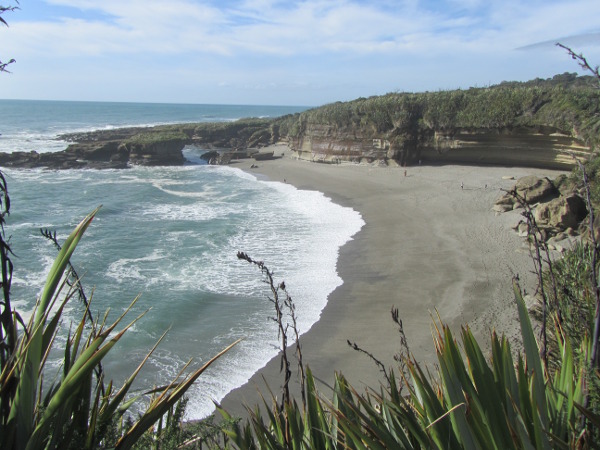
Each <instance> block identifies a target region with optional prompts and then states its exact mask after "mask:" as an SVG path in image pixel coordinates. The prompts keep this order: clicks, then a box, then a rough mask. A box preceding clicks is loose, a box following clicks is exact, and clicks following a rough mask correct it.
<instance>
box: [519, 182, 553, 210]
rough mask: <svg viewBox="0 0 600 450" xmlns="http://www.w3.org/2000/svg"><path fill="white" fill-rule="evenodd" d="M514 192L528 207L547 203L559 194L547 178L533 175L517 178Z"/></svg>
mask: <svg viewBox="0 0 600 450" xmlns="http://www.w3.org/2000/svg"><path fill="white" fill-rule="evenodd" d="M515 190H516V191H517V194H519V195H520V196H521V197H523V198H524V199H525V201H526V202H527V203H528V204H529V205H532V204H534V203H538V202H541V201H547V200H549V199H552V198H555V197H556V196H558V194H559V193H558V190H557V189H556V188H555V187H554V184H552V181H550V180H549V179H548V178H547V177H543V178H540V177H537V176H535V175H528V176H525V177H522V178H519V179H518V180H517V183H516V184H515Z"/></svg>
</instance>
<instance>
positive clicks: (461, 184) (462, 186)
mask: <svg viewBox="0 0 600 450" xmlns="http://www.w3.org/2000/svg"><path fill="white" fill-rule="evenodd" d="M460 188H461V189H464V188H465V185H464V184H463V182H462V181H461V182H460Z"/></svg>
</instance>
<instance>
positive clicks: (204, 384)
mask: <svg viewBox="0 0 600 450" xmlns="http://www.w3.org/2000/svg"><path fill="white" fill-rule="evenodd" d="M0 103H2V102H0ZM101 105H102V108H101V109H103V110H104V108H107V109H110V106H109V105H105V104H101ZM138 107H139V106H138ZM170 107H173V105H171V106H170ZM187 107H188V105H185V106H184V108H183V109H187ZM152 108H153V107H152ZM142 109H143V108H142ZM225 109H227V108H225ZM243 112H244V111H242V112H241V113H239V112H238V113H239V114H240V116H242V113H243ZM104 114H108V113H106V112H105V113H104ZM206 114H207V115H208V112H207V113H206ZM117 115H118V114H117ZM174 115H175V116H177V117H181V116H179V115H177V114H174ZM224 115H225V114H221V116H224ZM229 115H230V116H233V115H235V114H234V113H233V112H232V111H229ZM57 117H58V116H57ZM139 120H140V123H141V121H142V120H145V118H143V117H140V118H139ZM222 120H230V119H222ZM57 122H60V120H57ZM89 122H90V128H94V127H96V128H101V127H102V124H104V123H105V122H106V123H107V122H109V121H108V120H107V119H106V118H105V116H101V117H100V116H99V117H98V119H97V120H96V122H95V124H94V122H93V121H89ZM115 122H116V120H115ZM133 122H135V121H133ZM70 126H71V125H64V126H62V125H60V124H59V125H57V126H56V130H57V133H59V132H62V131H63V130H65V129H67V128H68V127H70ZM15 128H16V125H15ZM24 128H26V126H25V125H24ZM33 128H35V127H34V126H30V129H33ZM39 128H42V127H41V126H40V127H39ZM44 133H45V134H43V138H40V139H38V140H37V142H44V141H50V140H51V133H49V132H44ZM13 136H14V133H13ZM11 139H16V138H14V137H13V138H11ZM23 145H25V144H23ZM27 145H31V142H30V143H28V144H27ZM41 150H42V151H43V150H44V149H41ZM45 151H50V150H49V149H48V148H45ZM200 151H201V150H199V149H188V150H187V152H186V154H187V155H188V156H189V158H190V160H196V158H195V155H197V154H198V153H199V152H200ZM4 172H5V174H6V175H7V178H8V184H9V190H10V194H11V200H12V213H11V215H10V217H9V220H8V223H9V225H8V228H7V234H8V235H10V236H11V243H12V247H13V250H14V251H15V253H16V257H15V258H13V260H14V263H15V273H14V282H13V302H14V304H15V306H16V307H17V308H18V309H19V311H20V312H21V313H22V314H23V315H24V316H25V317H26V316H27V315H28V314H29V313H30V312H31V310H32V308H33V305H34V301H35V298H36V295H37V294H38V293H39V291H40V289H41V287H42V285H43V281H44V279H45V276H46V274H47V272H48V269H49V268H50V265H51V264H52V260H53V258H54V256H55V255H56V250H55V249H54V247H53V245H52V244H51V243H50V242H49V241H48V240H46V239H45V238H43V237H42V236H41V234H40V231H39V229H40V228H49V229H52V230H56V232H57V235H58V237H59V238H60V239H61V240H62V239H64V238H65V237H66V236H67V235H68V233H69V232H70V231H71V230H72V228H73V227H74V226H75V225H76V223H77V222H78V221H79V220H81V218H83V217H84V216H85V215H86V214H87V213H88V212H90V211H91V210H92V209H94V208H95V207H96V206H98V205H100V204H102V205H103V206H102V209H101V210H100V213H99V214H98V216H97V218H96V219H95V220H94V221H93V223H92V226H91V227H90V228H89V230H88V232H87V233H86V236H85V237H84V239H83V240H82V242H81V244H80V246H79V247H78V249H77V251H76V254H75V255H74V257H73V261H72V262H73V264H74V265H75V267H76V269H77V271H78V272H79V274H80V275H83V276H84V286H85V287H86V288H87V291H88V294H89V293H91V292H92V290H93V292H94V293H93V300H92V302H93V303H92V305H93V306H92V311H93V312H94V314H96V315H98V314H100V313H103V312H104V311H105V310H107V309H109V308H110V310H111V317H114V316H115V315H117V314H119V313H121V312H122V311H123V310H124V308H126V307H127V305H129V303H130V302H131V301H132V300H133V298H135V297H136V296H137V295H140V294H141V298H140V300H139V301H138V303H137V305H136V306H135V308H134V315H135V314H137V313H140V312H142V311H145V310H147V309H149V311H148V313H147V314H146V316H145V317H144V318H143V319H142V320H141V321H140V322H138V323H137V324H136V325H135V326H134V328H133V329H132V330H131V332H129V333H127V334H126V335H125V338H124V339H123V341H122V342H121V343H119V345H118V346H116V347H115V348H114V350H113V351H112V355H111V358H109V362H108V363H107V364H106V365H105V369H106V371H107V373H108V376H109V377H111V378H114V379H115V380H122V379H124V377H125V376H127V375H128V374H129V373H130V372H131V371H132V370H133V369H134V368H135V367H136V365H137V364H138V363H139V362H140V361H141V359H142V358H143V356H144V355H145V352H146V351H147V350H148V349H150V348H151V346H152V345H153V344H154V342H155V341H156V340H157V339H158V337H159V336H160V335H161V334H162V333H163V332H164V331H165V330H166V329H167V328H169V327H171V329H170V331H169V333H168V335H167V338H166V339H165V341H164V342H163V343H162V344H161V346H160V347H159V349H158V351H157V352H156V353H155V355H154V356H153V357H152V359H151V360H150V363H149V365H148V368H147V370H145V371H144V372H143V373H142V375H141V378H142V381H143V385H144V386H152V385H158V384H163V383H165V382H166V381H168V379H169V378H170V377H172V376H174V375H176V374H177V373H178V372H179V370H180V369H181V367H182V366H183V365H184V364H185V363H186V362H187V361H188V360H189V359H193V360H194V363H193V364H192V366H193V367H197V366H198V365H199V364H201V363H202V361H206V360H207V359H208V358H210V357H211V356H212V355H214V354H215V353H217V352H218V351H219V350H221V349H222V348H224V347H225V346H227V345H228V344H229V343H231V342H233V341H234V340H236V339H238V338H243V339H244V341H243V342H242V343H241V344H239V345H238V346H237V347H236V348H235V349H234V350H233V351H231V352H230V353H229V354H228V355H226V356H225V357H223V358H222V359H220V360H219V361H218V362H217V363H216V364H215V365H214V366H213V368H211V369H210V370H209V371H208V372H207V373H206V374H204V375H203V376H202V377H201V379H200V382H199V383H197V385H196V386H195V387H194V388H193V390H192V392H191V394H190V399H191V401H190V404H189V411H188V417H189V418H199V417H202V416H203V415H206V414H208V413H209V412H210V411H211V410H212V399H215V400H220V399H221V398H222V397H223V396H224V395H225V394H226V393H227V392H229V391H230V390H232V389H233V388H235V387H237V386H239V385H241V384H243V383H244V382H245V381H247V380H248V378H249V377H250V376H251V375H252V374H253V373H254V372H255V371H256V370H258V369H259V368H260V367H262V366H263V365H264V364H265V363H266V362H267V361H268V360H269V359H270V358H271V357H272V356H274V355H275V354H276V349H275V346H276V344H277V330H276V329H275V327H274V324H273V323H272V321H271V320H270V317H272V315H273V314H272V305H271V303H270V302H269V301H268V299H267V294H268V290H267V286H266V285H265V284H264V283H263V281H262V280H263V279H262V276H261V274H260V272H259V271H258V270H257V269H256V268H255V267H253V266H250V265H249V264H248V263H246V262H242V261H238V260H237V257H236V254H237V252H238V251H244V252H247V253H248V254H250V255H251V256H252V257H253V258H255V259H259V260H263V261H265V263H266V264H267V265H268V266H269V267H270V268H271V269H273V270H274V271H275V273H276V279H277V280H279V281H282V280H285V282H286V285H287V286H288V289H289V291H290V293H291V294H292V296H293V298H294V301H295V302H296V305H297V311H298V316H299V325H300V329H301V331H302V332H304V331H307V330H308V329H309V328H310V326H311V325H312V324H313V323H314V322H315V321H317V320H318V318H319V315H320V312H321V310H322V309H323V307H324V306H325V304H326V301H327V296H328V294H329V293H330V292H331V291H332V290H333V289H335V288H336V287H337V286H339V285H340V284H341V282H342V280H341V279H340V278H339V277H338V276H337V273H336V270H335V266H336V261H337V255H338V251H339V248H340V247H341V246H342V245H343V244H344V243H345V242H347V241H348V240H349V239H351V236H352V235H354V234H355V233H356V232H357V231H358V230H359V229H360V228H361V227H362V225H363V221H362V219H361V217H360V215H359V214H358V213H357V212H355V211H353V210H351V209H349V208H344V207H341V206H339V205H336V204H334V203H332V202H331V201H330V200H329V199H328V198H326V197H325V196H324V195H323V194H321V193H319V192H314V191H299V190H297V189H295V188H294V187H292V186H290V185H287V184H283V183H278V182H270V181H265V180H258V179H256V178H255V177H254V176H253V175H250V174H246V173H244V172H242V171H240V170H237V169H234V168H229V167H214V166H207V165H196V164H190V165H187V166H184V167H152V168H146V167H134V168H132V169H129V170H107V171H91V170H81V171H72V170H71V171H61V172H52V171H46V170H4ZM81 314H82V308H81V305H79V304H78V303H77V302H72V303H71V305H70V308H69V310H68V311H67V314H66V318H67V319H66V320H65V321H64V322H63V324H62V328H63V332H64V333H63V338H64V335H65V333H66V331H67V330H68V328H69V326H70V320H78V318H79V317H80V316H81ZM132 317H133V315H132ZM55 368H57V367H55Z"/></svg>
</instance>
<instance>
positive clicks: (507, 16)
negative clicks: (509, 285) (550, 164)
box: [0, 0, 600, 106]
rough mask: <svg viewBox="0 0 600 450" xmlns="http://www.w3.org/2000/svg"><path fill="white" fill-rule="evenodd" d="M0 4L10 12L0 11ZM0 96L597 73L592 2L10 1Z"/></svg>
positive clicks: (102, 95) (252, 90) (329, 87)
mask: <svg viewBox="0 0 600 450" xmlns="http://www.w3.org/2000/svg"><path fill="white" fill-rule="evenodd" d="M0 5H2V6H17V4H16V2H15V1H14V0H0ZM18 6H19V8H20V9H18V10H16V11H12V12H5V13H4V14H3V15H2V18H3V19H4V20H6V22H8V25H9V26H8V27H6V26H0V60H1V61H8V60H9V59H12V58H14V59H15V60H16V63H14V64H12V65H10V66H9V70H10V72H11V73H10V74H0V98H3V99H34V100H88V101H131V102H156V103H200V104H202V103H209V104H240V105H248V104H255V105H298V106H319V105H323V104H327V103H332V102H335V101H347V100H352V99H355V98H358V97H369V96H372V95H382V94H386V93H389V92H423V91H438V90H446V89H459V88H460V89H467V88H469V87H485V86H489V85H493V84H497V83H500V82H502V81H526V80H530V79H534V78H537V77H539V78H549V77H552V76H553V75H555V74H560V73H564V72H577V73H583V71H582V70H581V69H580V68H579V66H578V65H577V63H576V62H575V61H573V60H572V59H571V58H570V57H569V56H568V55H567V53H566V52H565V51H564V50H562V49H560V48H558V47H556V46H555V43H556V42H561V43H562V44H565V45H567V46H569V47H571V48H572V49H573V50H574V51H576V53H581V54H583V55H584V56H585V57H586V58H587V59H588V60H589V61H590V63H592V64H593V65H597V64H600V1H599V0H424V1H422V0H395V1H394V0H380V1H377V0H373V1H362V0H340V1H325V0H303V1H295V0H291V1H280V0H240V1H236V0H162V1H158V0H20V2H19V4H18Z"/></svg>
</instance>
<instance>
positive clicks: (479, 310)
mask: <svg viewBox="0 0 600 450" xmlns="http://www.w3.org/2000/svg"><path fill="white" fill-rule="evenodd" d="M271 150H273V151H274V152H275V156H277V158H276V159H273V160H267V161H254V160H240V161H236V162H235V163H234V164H232V167H237V168H239V169H241V170H244V171H246V172H248V173H252V174H254V175H255V176H257V177H258V178H259V179H265V180H271V181H279V182H286V183H290V184H292V185H293V186H295V187H296V188H298V189H308V190H317V191H320V192H323V193H324V194H325V195H326V196H327V197H330V198H331V199H332V200H333V201H334V202H335V203H338V204H340V205H342V206H347V207H351V208H353V209H355V210H357V211H358V212H359V213H360V214H361V215H362V217H363V219H364V220H365V222H366V224H365V225H364V226H363V228H362V229H361V230H360V231H359V232H358V233H357V234H356V235H355V236H354V237H353V239H352V240H351V241H349V242H348V243H346V244H345V245H344V246H343V247H342V248H341V249H340V252H339V258H338V262H337V271H338V274H339V276H340V277H341V278H342V280H343V284H342V285H341V286H339V287H338V288H337V289H335V290H334V291H333V292H332V293H331V294H330V295H329V297H328V302H327V305H326V307H325V309H324V310H323V311H322V313H321V317H320V319H319V320H318V321H317V322H316V323H315V324H314V325H313V326H312V327H311V329H310V330H308V331H306V330H300V331H301V332H303V333H304V332H305V331H306V333H304V334H303V335H302V336H301V338H300V342H301V345H302V351H303V357H304V363H305V364H307V365H308V366H310V368H311V370H312V371H313V373H314V375H315V377H316V379H317V380H318V381H319V385H318V389H319V390H320V391H321V392H323V393H324V395H326V396H327V395H328V390H329V387H328V386H331V385H332V382H333V379H334V373H335V372H336V371H337V372H341V373H343V374H344V376H345V377H346V378H347V379H348V380H349V381H350V383H351V384H352V385H353V386H354V387H355V388H356V389H357V390H359V391H361V390H363V389H365V388H366V387H367V386H370V387H371V388H378V386H379V383H381V382H382V381H383V376H382V374H381V372H380V370H379V368H378V367H377V366H376V365H375V364H374V363H373V362H372V361H371V360H370V359H369V358H368V357H367V356H365V355H363V354H359V353H358V352H356V351H355V350H353V349H352V348H351V347H350V346H349V345H348V341H351V342H356V343H357V344H358V345H359V346H360V347H361V348H363V349H365V350H367V351H369V352H371V353H373V354H374V355H375V356H376V357H377V358H378V359H380V360H381V361H382V362H383V363H384V364H386V366H387V367H388V368H391V367H395V365H396V364H395V361H394V355H395V354H396V353H397V351H398V349H399V338H400V336H399V334H398V331H397V327H396V325H395V324H394V323H393V321H392V320H391V316H390V310H391V308H392V307H396V308H398V310H399V316H400V319H401V320H402V321H403V324H404V331H405V334H406V337H407V340H408V345H409V347H410V350H411V352H412V353H413V354H414V356H415V358H416V359H417V360H418V361H420V362H422V363H424V364H427V365H428V366H429V367H432V364H433V363H434V359H435V353H434V347H433V342H432V334H431V327H432V323H433V322H432V317H433V316H436V315H437V314H439V316H440V318H441V319H442V320H443V321H444V322H446V323H448V324H449V325H450V326H451V328H452V329H453V330H456V331H458V330H459V329H460V326H461V325H466V324H468V325H469V326H470V328H471V329H472V330H473V331H474V333H475V335H476V336H477V337H478V338H480V339H482V342H485V341H487V340H488V336H489V332H490V331H491V330H492V329H495V330H497V331H499V332H501V333H504V334H505V335H507V336H508V337H509V339H512V340H518V336H519V324H518V321H517V315H516V307H515V305H514V299H513V295H512V277H513V276H514V275H517V274H518V275H519V277H520V279H521V283H522V285H523V287H525V288H527V289H529V290H532V289H534V288H535V277H534V276H533V275H532V273H531V270H532V268H533V266H532V262H531V258H530V255H529V252H528V250H527V248H526V247H525V245H524V240H523V238H521V237H519V236H518V235H517V233H515V232H514V231H513V230H512V228H511V226H512V225H514V224H516V223H517V222H518V220H519V218H520V213H519V212H518V211H512V212H508V213H503V214H500V215H498V214H496V213H494V212H493V211H492V206H493V204H494V201H495V200H496V199H497V198H498V197H500V195H501V194H502V191H501V189H508V188H510V187H512V186H513V185H514V183H515V181H514V180H515V179H518V178H519V177H522V176H525V175H530V174H535V175H539V176H548V177H550V178H554V177H556V176H557V175H558V174H560V173H564V172H561V171H555V170H542V169H532V168H518V167H478V166H457V165H445V166H435V167H432V166H416V167H408V168H406V172H405V169H404V168H399V167H373V166H368V165H356V164H349V163H345V164H340V165H328V164H319V163H312V162H308V161H299V160H294V159H293V158H292V157H291V151H290V150H289V149H288V148H287V146H285V145H276V146H273V147H272V148H271ZM253 165H254V166H257V167H252V166H253ZM511 177H512V178H514V179H510V178H511ZM315 232H318V230H315ZM288 290H289V291H290V293H291V295H292V296H293V286H288ZM279 368H280V364H279V358H278V357H276V358H274V359H272V360H271V361H270V362H269V363H267V365H266V366H265V367H264V368H262V369H261V370H259V371H258V372H257V373H256V374H254V376H253V377H252V378H251V379H250V381H249V382H248V383H246V384H245V385H244V386H242V387H240V388H238V389H235V390H234V391H232V392H231V393H229V394H228V395H227V396H226V397H225V398H224V399H223V401H222V402H221V405H222V406H223V407H224V408H225V409H226V410H227V411H228V412H230V413H231V414H232V415H234V416H245V409H244V406H243V405H249V406H255V405H257V404H259V403H260V402H261V400H260V395H259V391H260V392H262V393H263V395H265V393H266V394H268V390H267V388H266V384H268V386H269V388H270V389H271V391H273V392H274V393H275V394H276V395H277V394H279V392H280V386H281V384H282V381H283V377H282V375H281V374H280V372H279ZM292 372H293V373H294V376H293V380H294V381H293V384H292V390H293V392H294V391H295V392H296V393H298V383H297V381H296V377H295V373H296V370H295V366H294V365H293V366H292ZM265 383H266V384H265Z"/></svg>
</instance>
